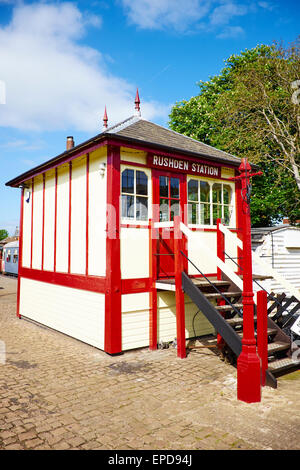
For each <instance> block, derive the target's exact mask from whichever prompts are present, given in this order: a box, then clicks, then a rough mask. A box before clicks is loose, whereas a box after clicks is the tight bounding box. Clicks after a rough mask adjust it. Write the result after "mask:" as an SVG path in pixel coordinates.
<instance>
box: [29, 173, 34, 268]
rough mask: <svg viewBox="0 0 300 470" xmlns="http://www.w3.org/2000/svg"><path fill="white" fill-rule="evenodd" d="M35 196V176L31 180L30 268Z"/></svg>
mask: <svg viewBox="0 0 300 470" xmlns="http://www.w3.org/2000/svg"><path fill="white" fill-rule="evenodd" d="M33 196H34V178H32V180H31V245H30V268H32V250H33V199H34V198H33Z"/></svg>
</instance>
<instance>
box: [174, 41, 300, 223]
mask: <svg viewBox="0 0 300 470" xmlns="http://www.w3.org/2000/svg"><path fill="white" fill-rule="evenodd" d="M299 52H300V50H299V39H298V40H297V42H296V43H295V44H293V45H291V46H290V47H289V48H287V49H284V48H283V47H282V46H281V45H278V44H273V45H271V46H268V45H258V46H257V47H255V48H253V49H251V50H246V51H244V52H241V54H239V55H233V56H231V57H229V59H227V60H226V62H225V68H224V69H223V70H222V72H221V73H220V75H217V76H215V77H211V78H210V80H208V81H207V82H203V81H200V82H199V83H198V85H199V88H200V93H199V95H198V96H195V97H192V98H191V99H190V100H189V101H181V102H178V103H176V104H175V106H174V107H173V108H172V111H171V114H170V122H169V124H170V127H171V129H173V130H175V131H177V132H180V133H183V134H185V135H188V136H190V137H193V138H194V139H197V140H200V141H202V142H205V143H207V144H209V145H213V146H215V147H217V148H220V149H222V150H225V151H227V152H229V153H232V154H235V155H237V156H239V157H247V158H248V159H249V160H250V161H251V162H253V163H256V164H258V165H259V166H260V167H261V169H262V170H263V171H264V176H263V177H257V178H255V179H253V190H252V204H251V213H252V222H253V225H256V226H257V225H272V224H273V223H275V222H277V221H278V220H280V219H281V218H282V217H283V216H287V217H289V218H290V220H291V221H292V222H294V223H295V222H296V220H298V219H300V178H299V166H300V104H299V103H300V53H299Z"/></svg>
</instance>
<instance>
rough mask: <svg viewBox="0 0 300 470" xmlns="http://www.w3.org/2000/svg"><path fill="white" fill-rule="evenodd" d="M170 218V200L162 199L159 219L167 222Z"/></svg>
mask: <svg viewBox="0 0 300 470" xmlns="http://www.w3.org/2000/svg"><path fill="white" fill-rule="evenodd" d="M168 220H169V201H168V199H160V204H159V221H160V222H167V221H168Z"/></svg>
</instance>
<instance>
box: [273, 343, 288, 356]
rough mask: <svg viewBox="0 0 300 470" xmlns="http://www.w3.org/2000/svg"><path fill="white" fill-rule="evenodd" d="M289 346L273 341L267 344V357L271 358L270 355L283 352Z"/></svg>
mask: <svg viewBox="0 0 300 470" xmlns="http://www.w3.org/2000/svg"><path fill="white" fill-rule="evenodd" d="M290 346H291V345H290V344H289V343H283V342H281V341H274V343H269V344H268V355H269V356H271V355H272V354H274V353H276V352H278V351H285V350H287V349H290Z"/></svg>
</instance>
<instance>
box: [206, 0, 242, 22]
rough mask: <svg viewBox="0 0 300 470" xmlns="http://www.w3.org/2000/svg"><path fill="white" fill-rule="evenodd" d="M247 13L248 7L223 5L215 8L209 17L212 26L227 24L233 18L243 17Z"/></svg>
mask: <svg viewBox="0 0 300 470" xmlns="http://www.w3.org/2000/svg"><path fill="white" fill-rule="evenodd" d="M247 12H248V7H247V6H245V5H238V4H236V3H232V2H229V3H225V4H223V5H220V6H218V7H216V8H215V9H214V10H213V12H212V14H211V15H210V22H211V24H212V25H223V24H227V23H228V22H229V21H230V20H231V18H233V17H234V16H243V15H245V14H246V13H247Z"/></svg>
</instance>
